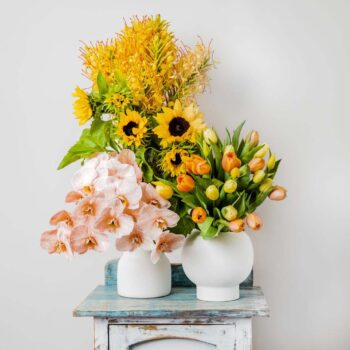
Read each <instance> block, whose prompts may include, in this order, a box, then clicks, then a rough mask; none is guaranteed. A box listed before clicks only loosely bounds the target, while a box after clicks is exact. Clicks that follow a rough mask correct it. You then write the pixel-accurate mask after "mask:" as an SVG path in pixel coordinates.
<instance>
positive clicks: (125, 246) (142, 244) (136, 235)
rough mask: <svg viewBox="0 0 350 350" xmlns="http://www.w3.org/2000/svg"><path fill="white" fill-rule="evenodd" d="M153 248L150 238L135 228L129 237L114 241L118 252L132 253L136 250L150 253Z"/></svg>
mask: <svg viewBox="0 0 350 350" xmlns="http://www.w3.org/2000/svg"><path fill="white" fill-rule="evenodd" d="M153 247H154V242H153V240H152V239H151V237H149V236H148V235H147V234H145V233H144V232H142V231H141V230H140V229H139V228H138V227H137V226H135V228H134V230H133V231H132V232H131V233H130V234H129V235H126V236H123V237H121V238H117V240H116V248H117V249H118V250H120V251H129V252H132V251H134V250H135V249H137V248H142V249H144V250H148V251H150V250H152V249H153Z"/></svg>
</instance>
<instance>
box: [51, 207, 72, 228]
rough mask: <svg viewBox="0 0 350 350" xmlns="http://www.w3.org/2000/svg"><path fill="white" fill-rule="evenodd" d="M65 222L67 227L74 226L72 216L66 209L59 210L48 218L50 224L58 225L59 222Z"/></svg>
mask: <svg viewBox="0 0 350 350" xmlns="http://www.w3.org/2000/svg"><path fill="white" fill-rule="evenodd" d="M61 222H62V223H65V224H66V225H67V226H69V227H73V226H74V220H73V217H72V215H71V214H70V213H68V211H66V210H61V211H59V212H58V213H56V214H55V215H53V216H52V217H51V219H50V225H54V226H56V225H58V224H59V223H61Z"/></svg>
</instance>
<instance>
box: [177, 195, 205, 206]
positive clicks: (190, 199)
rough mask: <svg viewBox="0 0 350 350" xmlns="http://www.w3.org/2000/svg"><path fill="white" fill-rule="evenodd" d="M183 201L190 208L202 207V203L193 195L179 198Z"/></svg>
mask: <svg viewBox="0 0 350 350" xmlns="http://www.w3.org/2000/svg"><path fill="white" fill-rule="evenodd" d="M179 197H180V198H181V201H182V202H183V203H185V204H186V205H187V206H189V207H190V208H192V209H193V208H195V207H199V206H200V202H198V200H197V198H196V197H195V196H194V195H193V194H189V193H184V194H182V193H181V195H180V196H179Z"/></svg>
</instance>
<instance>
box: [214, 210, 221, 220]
mask: <svg viewBox="0 0 350 350" xmlns="http://www.w3.org/2000/svg"><path fill="white" fill-rule="evenodd" d="M214 217H215V218H218V219H222V218H223V217H222V215H221V211H220V209H219V208H214Z"/></svg>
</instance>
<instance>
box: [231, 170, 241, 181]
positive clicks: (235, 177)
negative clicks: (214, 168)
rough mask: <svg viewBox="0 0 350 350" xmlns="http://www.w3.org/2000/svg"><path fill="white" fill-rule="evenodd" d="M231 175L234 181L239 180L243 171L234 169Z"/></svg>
mask: <svg viewBox="0 0 350 350" xmlns="http://www.w3.org/2000/svg"><path fill="white" fill-rule="evenodd" d="M230 175H231V177H232V179H237V177H239V176H240V175H241V171H240V170H239V168H233V169H232V170H231V172H230Z"/></svg>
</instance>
